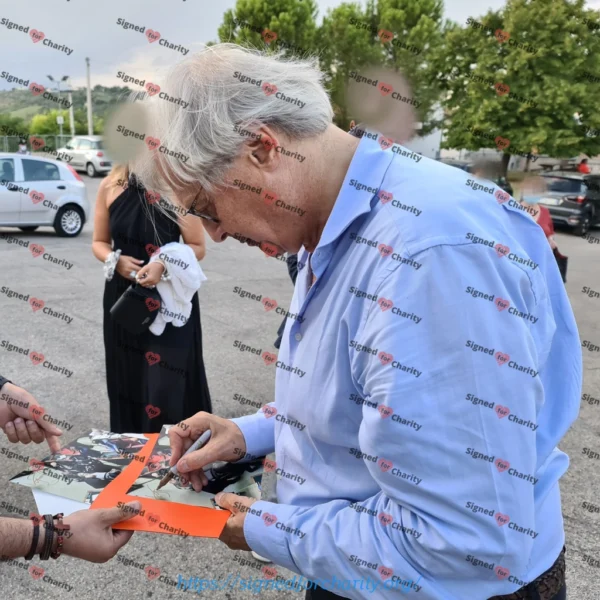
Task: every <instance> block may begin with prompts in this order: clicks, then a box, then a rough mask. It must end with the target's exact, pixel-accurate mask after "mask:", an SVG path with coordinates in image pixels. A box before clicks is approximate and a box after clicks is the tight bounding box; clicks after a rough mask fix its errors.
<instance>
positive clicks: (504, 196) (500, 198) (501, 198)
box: [494, 190, 510, 204]
mask: <svg viewBox="0 0 600 600" xmlns="http://www.w3.org/2000/svg"><path fill="white" fill-rule="evenodd" d="M494 195H495V196H496V200H497V202H498V204H504V203H505V202H508V201H509V200H510V194H509V193H507V192H505V191H504V190H496V193H495V194H494Z"/></svg>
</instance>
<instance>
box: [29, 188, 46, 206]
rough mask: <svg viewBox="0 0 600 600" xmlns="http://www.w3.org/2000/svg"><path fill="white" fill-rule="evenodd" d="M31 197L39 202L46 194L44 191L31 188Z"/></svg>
mask: <svg viewBox="0 0 600 600" xmlns="http://www.w3.org/2000/svg"><path fill="white" fill-rule="evenodd" d="M29 197H30V198H31V201H32V202H33V203H34V204H39V203H40V202H41V201H42V200H43V199H44V194H42V192H36V191H35V190H31V192H29Z"/></svg>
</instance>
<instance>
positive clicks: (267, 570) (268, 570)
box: [262, 565, 277, 579]
mask: <svg viewBox="0 0 600 600" xmlns="http://www.w3.org/2000/svg"><path fill="white" fill-rule="evenodd" d="M262 574H263V575H264V576H265V577H266V578H267V579H273V577H277V569H276V568H275V567H269V566H268V565H265V566H264V567H263V568H262Z"/></svg>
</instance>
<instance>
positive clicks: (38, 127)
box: [29, 109, 69, 135]
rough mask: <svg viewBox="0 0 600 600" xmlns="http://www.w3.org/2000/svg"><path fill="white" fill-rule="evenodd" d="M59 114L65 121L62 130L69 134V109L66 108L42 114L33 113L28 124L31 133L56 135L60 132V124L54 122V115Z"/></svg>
mask: <svg viewBox="0 0 600 600" xmlns="http://www.w3.org/2000/svg"><path fill="white" fill-rule="evenodd" d="M59 115H61V116H62V117H63V118H64V120H65V122H64V125H63V132H64V131H66V135H68V134H69V111H68V110H56V109H54V110H51V111H49V112H47V113H45V114H42V115H35V117H33V119H31V123H30V124H29V130H30V132H31V133H34V134H38V135H58V134H59V133H60V125H59V124H58V123H57V122H56V117H58V116H59Z"/></svg>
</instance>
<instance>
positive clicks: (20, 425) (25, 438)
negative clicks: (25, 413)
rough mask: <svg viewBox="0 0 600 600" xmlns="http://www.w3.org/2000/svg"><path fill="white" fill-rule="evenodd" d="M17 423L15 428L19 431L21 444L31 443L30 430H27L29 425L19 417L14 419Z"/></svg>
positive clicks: (18, 435) (18, 436)
mask: <svg viewBox="0 0 600 600" xmlns="http://www.w3.org/2000/svg"><path fill="white" fill-rule="evenodd" d="M13 423H14V424H15V430H16V432H17V438H18V440H19V442H21V444H29V442H31V438H30V437H29V432H28V431H27V426H26V425H25V421H23V419H21V418H17V419H15V420H14V421H13Z"/></svg>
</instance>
